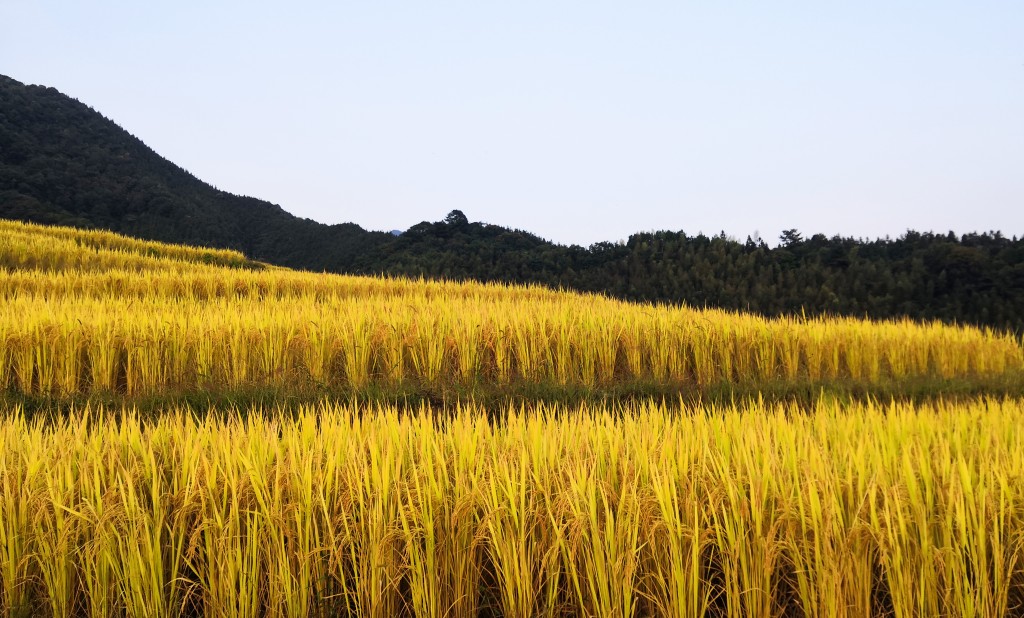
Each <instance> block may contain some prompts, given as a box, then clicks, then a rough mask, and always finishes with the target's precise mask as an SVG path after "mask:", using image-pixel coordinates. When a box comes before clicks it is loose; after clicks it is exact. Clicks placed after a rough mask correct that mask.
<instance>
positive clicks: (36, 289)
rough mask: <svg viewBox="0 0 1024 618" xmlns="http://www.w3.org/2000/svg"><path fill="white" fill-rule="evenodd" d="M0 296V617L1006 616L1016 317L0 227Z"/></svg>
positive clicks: (1017, 605)
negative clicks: (976, 320)
mask: <svg viewBox="0 0 1024 618" xmlns="http://www.w3.org/2000/svg"><path fill="white" fill-rule="evenodd" d="M0 299H2V302H0V389H2V390H3V392H4V400H3V403H2V405H0V407H2V414H0V445H2V446H0V615H3V616H37V615H42V616H62V617H63V616H90V617H93V616H95V617H99V616H231V617H233V616H282V617H286V616H287V617H298V616H373V617H377V616H380V617H391V616H431V617H434V616H452V617H462V616H515V617H527V616H552V617H553V616H602V617H604V616H699V615H711V616H728V617H737V618H738V617H741V616H745V617H759V616H882V615H888V616H900V617H910V616H939V615H942V616H978V617H981V616H1002V615H1020V614H1021V613H1022V612H1024V605H1022V603H1024V564H1022V561H1021V549H1022V543H1024V444H1022V440H1024V437H1022V436H1024V434H1022V433H1021V432H1020V431H1019V427H1021V426H1024V400H1022V399H1021V397H1020V396H1021V394H1022V393H1021V389H1020V384H1021V376H1022V374H1024V352H1022V347H1021V342H1020V341H1019V340H1018V339H1017V338H1015V337H1014V336H1013V335H1010V334H1005V333H1000V332H995V331H990V330H983V329H977V328H964V327H958V326H953V325H945V324H939V323H915V322H911V321H889V322H870V321H863V320H854V319H835V318H828V317H810V318H804V317H799V318H783V319H765V318H761V317H757V316H753V315H744V314H736V313H729V312H723V311H716V310H707V309H694V308H688V307H668V306H653V305H634V304H629V303H624V302H619V301H614V300H610V299H608V298H605V297H601V296H588V295H579V294H569V293H563V292H558V291H553V290H548V289H544V288H539V287H508V286H500V285H481V284H474V283H451V282H429V281H411V280H403V279H386V278H363V277H346V276H337V275H323V274H314V273H304V272H295V271H289V270H284V269H277V268H272V267H267V266H265V265H262V264H258V263H254V262H251V261H249V260H247V259H246V258H245V256H243V255H241V254H238V253H234V252H230V251H213V250H204V249H195V248H188V247H180V246H173V245H163V244H158V243H150V242H141V241H137V240H134V239H131V238H126V237H123V236H118V235H115V234H111V233H105V232H92V231H79V230H74V229H70V228H46V227H39V226H32V225H26V224H21V223H14V222H6V221H2V222H0ZM252 392H257V393H260V394H261V397H262V398H261V399H260V400H259V401H254V400H252V399H249V400H245V401H246V402H245V403H238V401H241V400H239V399H233V395H234V394H237V393H252ZM723 394H724V395H725V397H723V396H722V395H723ZM764 394H770V395H771V397H767V396H759V395H764ZM794 395H799V396H794ZM203 397H206V399H205V401H206V402H207V403H205V404H202V405H198V404H197V403H196V402H200V401H204V399H203ZM701 402H703V403H701Z"/></svg>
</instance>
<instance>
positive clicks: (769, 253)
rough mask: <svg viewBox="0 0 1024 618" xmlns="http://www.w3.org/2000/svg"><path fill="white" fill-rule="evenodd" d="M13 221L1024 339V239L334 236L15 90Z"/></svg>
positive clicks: (299, 259) (2, 192)
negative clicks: (776, 242) (942, 325)
mask: <svg viewBox="0 0 1024 618" xmlns="http://www.w3.org/2000/svg"><path fill="white" fill-rule="evenodd" d="M0 218H7V219H19V220H25V221H33V222H37V223H51V224H58V223H59V224H64V225H74V226H77V227H83V228H104V229H110V230H114V231H117V232H122V233H125V234H130V235H132V236H137V237H140V238H145V239H150V240H160V241H166V242H176V243H186V244H196V245H205V246H210V247H222V248H231V249H238V250H241V251H243V252H244V253H246V254H247V255H248V256H250V257H252V258H254V259H257V260H261V261H265V262H269V263H273V264H280V265H283V266H289V267H292V268H302V269H308V270H314V271H322V270H326V271H331V272H345V273H356V274H379V273H387V274H395V275H409V276H426V277H447V278H474V279H479V280H483V281H506V282H516V283H541V284H545V285H551V286H561V287H565V288H570V289H576V290H581V291H599V292H604V293H607V294H610V295H612V296H617V297H621V298H626V299H630V300H638V301H650V302H669V303H679V302H685V303H688V304H691V305H697V306H703V305H708V306H717V307H723V308H728V309H737V310H746V311H753V312H757V313H762V314H765V315H779V314H800V313H802V312H806V313H834V314H842V315H857V316H864V315H867V316H871V317H876V318H888V317H897V316H909V317H913V318H920V319H940V320H944V321H957V322H963V323H973V324H980V325H987V326H993V327H997V328H1002V329H1015V330H1017V331H1024V240H1021V239H1017V238H1016V237H1014V238H1007V237H1005V236H1003V235H1002V234H1000V233H998V232H992V233H984V234H966V235H962V236H956V235H953V234H952V233H949V234H933V233H917V232H910V231H908V232H907V233H906V234H904V235H903V236H901V237H900V238H897V239H888V238H887V239H879V240H856V239H852V238H843V237H833V238H826V237H825V236H822V235H820V234H819V235H814V236H812V237H810V238H804V237H803V236H802V235H801V234H800V233H799V232H797V231H796V230H788V231H787V232H786V233H785V234H784V235H783V238H782V241H783V242H782V244H781V245H780V246H778V247H775V248H771V247H768V246H767V245H766V244H765V243H764V242H762V241H757V242H755V241H752V240H751V239H749V238H748V239H747V240H746V242H739V241H736V240H732V239H730V238H728V237H726V236H725V235H724V234H722V235H719V236H713V237H708V236H704V235H697V236H688V235H687V234H685V233H684V232H681V231H679V232H668V231H666V232H656V233H644V234H634V235H632V236H630V237H629V239H628V240H627V241H626V242H620V243H597V244H595V245H592V246H590V247H587V248H584V247H579V246H569V247H566V246H563V245H558V244H555V243H552V242H549V241H547V240H545V239H542V238H540V237H538V236H536V235H534V234H530V233H529V232H525V231H522V230H512V229H507V228H503V227H499V226H495V225H488V224H486V223H480V222H471V221H470V220H469V219H468V217H466V215H464V214H463V213H461V212H459V211H453V212H451V213H449V215H448V216H447V217H445V219H443V220H442V221H436V222H426V221H424V222H423V223H419V224H417V225H414V226H413V227H411V228H409V229H408V230H406V231H404V232H402V233H401V234H394V233H393V232H373V231H367V230H364V229H363V228H361V227H359V226H358V225H355V224H353V223H345V224H340V225H324V224H321V223H317V222H315V221H312V220H309V219H302V218H299V217H296V216H294V215H291V214H289V213H288V212H286V211H285V210H283V209H282V208H281V207H280V206H278V205H276V204H271V203H269V202H266V201H263V200H259V199H255V198H251V197H244V196H239V195H233V194H230V193H227V192H224V191H220V190H218V189H216V188H214V187H212V186H210V185H209V184H207V183H205V182H203V181H201V180H199V179H198V178H196V177H195V176H193V175H192V174H190V173H188V172H187V171H186V170H184V169H182V168H180V167H178V166H177V165H175V164H173V163H171V162H170V161H167V160H166V159H164V158H162V157H160V156H159V155H158V154H157V153H155V152H153V150H151V149H150V148H148V147H147V146H146V145H145V144H144V143H143V142H142V141H141V140H139V139H138V138H136V137H134V136H133V135H131V134H129V133H128V132H127V131H125V130H124V129H122V128H121V127H119V126H118V125H117V124H115V123H114V122H113V121H112V120H109V119H107V118H105V117H103V116H102V115H101V114H100V113H99V112H97V111H95V110H93V109H92V108H90V107H89V106H87V105H85V104H83V103H81V102H79V101H77V100H75V99H73V98H71V97H68V96H66V95H64V94H61V93H60V92H58V91H57V90H55V89H53V88H46V87H43V86H30V85H25V84H22V83H20V82H18V81H16V80H14V79H11V78H9V77H4V76H0Z"/></svg>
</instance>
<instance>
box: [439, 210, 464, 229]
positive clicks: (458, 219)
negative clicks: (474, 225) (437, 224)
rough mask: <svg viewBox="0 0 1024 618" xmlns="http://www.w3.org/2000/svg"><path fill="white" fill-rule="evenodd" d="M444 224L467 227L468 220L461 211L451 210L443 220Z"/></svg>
mask: <svg viewBox="0 0 1024 618" xmlns="http://www.w3.org/2000/svg"><path fill="white" fill-rule="evenodd" d="M444 222H445V223H446V224H448V225H469V219H468V218H467V217H466V215H464V214H463V213H462V211H461V210H453V211H451V212H450V213H448V216H446V217H445V218H444Z"/></svg>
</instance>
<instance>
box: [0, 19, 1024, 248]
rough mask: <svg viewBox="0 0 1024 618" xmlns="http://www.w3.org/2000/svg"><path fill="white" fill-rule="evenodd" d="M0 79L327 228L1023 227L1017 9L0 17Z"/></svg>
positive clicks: (1023, 41) (848, 231)
mask: <svg viewBox="0 0 1024 618" xmlns="http://www.w3.org/2000/svg"><path fill="white" fill-rule="evenodd" d="M0 73H3V74H6V75H9V76H11V77H13V78H15V79H17V80H20V81H23V82H27V83H37V84H44V85H48V86H53V87H55V88H57V89H59V90H61V91H62V92H65V93H67V94H69V95H71V96H74V97H76V98H78V99H79V100H81V101H83V102H85V103H87V104H89V105H91V106H92V107H94V108H95V109H97V110H98V111H100V112H102V113H103V114H104V115H106V116H107V117H109V118H112V119H113V120H115V121H116V122H117V123H118V124H120V125H121V126H123V127H124V128H125V129H127V130H128V131H130V132H131V133H133V134H135V135H136V136H138V137H140V138H141V139H142V140H143V141H145V142H146V143H147V144H148V145H149V146H151V147H152V148H154V149H155V150H156V151H157V152H158V153H160V154H161V155H163V156H164V157H166V158H168V159H170V160H171V161H174V162H175V163H177V164H178V165H181V166H182V167H184V168H186V169H188V170H189V171H191V172H192V173H194V174H195V175H197V176H198V177H200V178H202V179H203V180H206V181H207V182H210V183H211V184H213V185H216V186H218V187H220V188H221V189H225V190H228V191H231V192H234V193H240V194H246V195H252V196H255V197H260V198H263V199H267V200H270V201H272V202H275V203H278V204H280V205H281V206H283V207H284V208H285V209H286V210H288V211H290V212H292V213H295V214H297V215H300V216H304V217H309V218H312V219H315V220H318V221H322V222H325V223H339V222H346V221H352V222H355V223H358V224H360V225H362V226H363V227H366V228H369V229H382V230H390V229H406V228H408V227H409V226H411V225H413V224H415V223H418V222H419V221H423V220H429V221H435V220H440V219H441V218H443V217H444V215H445V214H446V213H447V212H448V211H450V210H452V209H456V208H457V209H461V210H463V211H464V212H465V213H466V214H467V216H468V217H469V218H470V220H473V221H486V222H489V223H496V224H500V225H505V226H510V227H515V228H520V229H526V230H530V231H533V232H535V233H537V234H539V235H541V236H543V237H545V238H550V239H552V240H555V241H558V242H562V243H578V244H583V245H587V244H590V243H592V242H596V241H599V240H612V241H614V240H618V239H624V238H626V237H627V236H628V235H629V234H630V233H633V232H636V231H646V230H654V229H669V230H685V231H686V232H688V233H691V234H695V233H697V232H700V231H703V232H704V233H707V234H715V233H718V232H719V231H725V232H726V233H727V234H730V235H733V236H736V237H738V238H740V239H741V240H742V239H743V238H745V237H746V236H747V235H748V234H751V235H753V234H754V233H755V232H757V233H760V235H761V236H762V237H763V238H765V240H767V241H769V242H771V243H773V244H774V242H775V239H776V237H777V236H778V234H779V232H780V231H781V230H783V229H787V228H797V229H799V230H800V231H801V232H802V233H804V234H805V235H810V234H813V233H817V232H820V233H824V234H827V235H830V236H831V235H833V234H842V235H849V236H858V237H878V236H885V235H890V236H898V235H900V234H901V233H903V232H904V231H905V230H906V229H908V228H913V229H917V230H922V231H923V230H934V231H940V232H945V231H948V230H954V231H956V232H958V233H963V232H969V231H986V230H1001V231H1002V232H1003V233H1004V234H1006V235H1007V236H1013V235H1017V236H1021V235H1024V2H1021V1H1020V0H1006V1H989V0H979V1H972V2H968V1H961V2H950V1H944V0H931V1H922V2H903V1H899V0H896V1H894V0H862V1H860V2H844V3H839V2H827V1H821V0H818V1H815V2H786V1H780V2H745V3H740V2H728V1H724V2H718V1H714V2H712V1H705V2H655V1H644V2H625V1H621V2H601V1H586V2H558V1H556V0H547V1H537V2H534V1H529V0H527V1H523V0H519V1H516V2H500V3H499V2H489V1H486V0H476V1H467V2H443V3H442V2H388V1H374V2H359V3H354V2H331V1H323V2H307V1H293V2H287V3H286V2H277V3H265V2H258V1H253V0H247V1H244V2H241V1H237V2H236V1H230V2H228V1H225V2H217V1H209V0H208V1H206V2H198V1H193V0H178V1H175V2H167V1H160V2H140V1H138V0H132V1H109V0H97V1H93V2H74V1H71V0H67V1H64V2H53V1H47V0H38V1H36V0H32V1H30V0H0Z"/></svg>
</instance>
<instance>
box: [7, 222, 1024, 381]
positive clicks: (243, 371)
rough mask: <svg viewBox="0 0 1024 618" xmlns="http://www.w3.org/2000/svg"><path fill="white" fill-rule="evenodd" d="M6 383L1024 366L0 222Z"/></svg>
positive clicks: (879, 377)
mask: <svg viewBox="0 0 1024 618" xmlns="http://www.w3.org/2000/svg"><path fill="white" fill-rule="evenodd" d="M0 231H3V232H4V234H3V236H0V301H2V302H0V389H9V390H12V391H14V392H17V393H21V394H25V395H43V396H58V397H60V396H70V395H90V394H95V393H119V394H123V395H128V396H135V395H144V394H151V393H166V392H196V391H208V390H222V391H223V390H233V389H242V388H252V387H270V388H275V389H278V390H287V391H310V390H314V391H315V390H328V391H331V392H345V393H359V392H362V391H365V390H366V389H368V388H369V387H377V388H391V387H395V386H402V385H414V386H423V385H426V386H437V385H442V386H457V387H462V388H463V389H467V388H472V387H473V386H475V385H480V384H484V385H490V386H492V387H496V388H507V387H510V386H512V385H521V384H524V383H525V384H553V385H559V386H574V387H584V388H591V389H600V388H607V387H609V386H613V385H622V384H631V383H643V384H657V385H662V386H667V387H671V388H675V389H691V390H692V389H699V388H703V387H707V386H709V385H714V384H718V383H733V384H743V385H748V386H754V387H756V386H757V385H759V384H771V383H779V382H783V383H809V384H817V383H828V382H837V381H841V382H844V383H849V384H856V385H861V386H864V387H868V388H870V387H871V386H872V385H876V384H879V383H883V382H894V381H895V382H899V381H904V380H913V379H955V378H958V379H968V380H970V379H985V378H993V377H999V376H1006V375H1016V376H1019V375H1021V373H1022V369H1024V349H1022V347H1021V345H1020V341H1019V340H1018V339H1017V338H1016V337H1014V336H1012V335H1009V334H1004V333H998V332H993V331H989V330H981V329H977V328H969V327H955V326H948V325H943V324H940V323H925V324H921V323H914V322H910V321H907V320H901V321H886V322H871V321H867V320H858V319H851V318H807V319H804V318H799V317H797V318H776V319H766V318H761V317H757V316H753V315H745V314H738V313H730V312H724V311H717V310H710V309H693V308H688V307H667V306H653V305H637V304H631V303H625V302H619V301H615V300H612V299H608V298H605V297H602V296H595V295H582V294H570V293H562V292H557V291H552V290H548V289H544V288H537V287H515V286H503V285H482V284H478V283H472V282H469V283H457V282H424V281H411V280H405V279H386V278H376V279H375V278H366V277H346V276H334V275H324V274H315V273H300V272H294V271H288V270H283V269H264V268H257V267H256V266H257V265H255V264H253V263H251V262H246V261H245V259H244V257H243V256H241V254H235V253H233V252H225V251H205V250H198V249H189V248H185V247H176V246H173V245H160V244H158V243H143V242H140V241H133V240H131V239H126V238H124V237H118V236H116V235H113V234H109V233H98V232H81V231H77V230H69V229H66V228H60V229H58V231H57V232H53V231H51V230H50V228H44V227H39V226H30V225H25V224H16V223H10V222H0Z"/></svg>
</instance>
